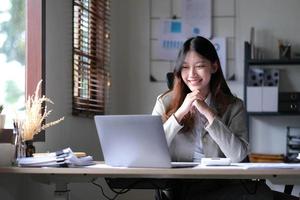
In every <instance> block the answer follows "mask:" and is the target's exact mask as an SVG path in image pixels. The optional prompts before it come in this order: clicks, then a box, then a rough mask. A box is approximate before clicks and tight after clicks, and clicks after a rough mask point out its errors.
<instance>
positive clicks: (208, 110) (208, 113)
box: [193, 100, 216, 124]
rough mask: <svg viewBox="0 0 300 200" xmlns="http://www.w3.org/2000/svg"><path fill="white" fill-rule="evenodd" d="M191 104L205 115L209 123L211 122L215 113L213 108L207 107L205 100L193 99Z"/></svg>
mask: <svg viewBox="0 0 300 200" xmlns="http://www.w3.org/2000/svg"><path fill="white" fill-rule="evenodd" d="M193 105H194V106H195V107H196V108H197V110H198V111H199V112H200V113H201V114H202V115H204V116H205V117H206V119H207V121H208V123H209V124H211V123H212V122H213V120H214V118H215V116H216V113H215V112H214V110H213V109H211V108H210V107H209V105H207V104H206V103H205V101H203V100H202V101H201V100H195V101H194V102H193Z"/></svg>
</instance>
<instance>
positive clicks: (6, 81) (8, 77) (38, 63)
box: [0, 0, 45, 143]
mask: <svg viewBox="0 0 300 200" xmlns="http://www.w3.org/2000/svg"><path fill="white" fill-rule="evenodd" d="M44 5H45V0H26V1H24V0H2V1H1V6H0V75H1V79H0V94H1V95H0V104H4V106H5V110H4V114H5V115H6V120H5V121H6V123H5V128H6V129H4V130H3V131H2V132H1V135H2V136H1V137H0V143H2V142H11V141H12V138H11V137H12V129H11V128H12V127H13V123H12V119H13V118H14V117H16V116H15V113H16V112H17V113H18V115H22V111H23V110H24V109H23V108H24V106H25V97H26V96H28V95H31V94H33V92H34V90H35V87H36V85H37V83H38V81H39V80H40V79H43V84H42V94H45V73H44V66H45V65H44V62H45V61H44V59H43V58H44V48H43V47H44V40H45V36H44V33H45V31H44V28H45V25H44V20H45V17H44V13H45V12H44V9H45V6H44ZM25 29H26V30H25ZM25 44H26V45H25ZM25 52H26V53H25ZM25 66H26V67H25ZM15 111H16V112H15ZM20 117H22V116H20ZM44 138H45V136H44V134H39V135H38V137H37V138H35V140H38V141H44V140H45V139H44Z"/></svg>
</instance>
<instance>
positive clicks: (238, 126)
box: [152, 92, 249, 162]
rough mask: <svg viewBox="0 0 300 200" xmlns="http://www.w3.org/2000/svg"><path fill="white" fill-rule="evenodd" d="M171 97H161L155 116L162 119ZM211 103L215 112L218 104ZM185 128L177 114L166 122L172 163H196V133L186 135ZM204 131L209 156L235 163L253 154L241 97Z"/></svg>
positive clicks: (205, 152) (205, 148)
mask: <svg viewBox="0 0 300 200" xmlns="http://www.w3.org/2000/svg"><path fill="white" fill-rule="evenodd" d="M171 98H172V93H171V92H170V93H167V94H165V95H160V96H158V97H157V100H156V104H155V106H154V109H153V112H152V115H160V116H162V115H163V114H164V113H165V110H166V108H167V106H168V105H169V103H170V101H171ZM211 104H212V107H213V108H214V109H215V106H214V103H213V102H212V103H211ZM182 128H183V126H181V125H180V124H179V123H178V122H177V120H176V119H175V117H174V116H173V115H172V116H171V117H170V118H169V119H168V120H167V121H166V122H165V123H164V130H165V134H166V138H167V142H168V145H169V149H170V153H171V157H172V161H193V155H194V149H195V143H196V141H195V140H196V132H195V130H192V131H191V132H190V133H186V132H183V131H182V130H181V129H182ZM202 132H203V134H202V137H201V140H202V144H203V147H202V148H203V151H204V152H203V153H204V155H205V157H228V158H230V159H231V161H232V162H240V161H242V160H243V159H244V158H245V157H246V156H247V155H248V153H249V145H248V133H247V126H246V110H245V107H244V105H243V102H242V100H240V99H238V98H236V100H235V101H234V103H232V104H230V105H229V106H228V108H227V110H226V111H225V113H224V114H223V116H222V118H219V117H216V118H215V119H214V121H213V122H212V124H211V125H209V126H207V127H205V128H203V131H202Z"/></svg>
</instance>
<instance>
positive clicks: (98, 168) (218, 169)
mask: <svg viewBox="0 0 300 200" xmlns="http://www.w3.org/2000/svg"><path fill="white" fill-rule="evenodd" d="M299 166H300V165H297V166H296V167H290V168H287V167H283V168H281V167H278V168H277V167H268V166H267V167H259V168H256V167H254V168H245V167H241V166H223V167H222V166H210V167H203V166H198V167H194V168H175V169H165V168H119V167H118V168H117V167H109V166H107V165H105V164H104V163H103V162H98V163H97V165H94V166H91V167H82V168H52V167H42V168H38V167H33V168H23V167H0V174H30V175H50V176H51V175H65V176H68V175H72V176H94V177H110V178H159V179H161V178H163V179H165V178H166V179H169V178H170V179H269V180H270V181H271V182H273V183H285V184H300V167H299Z"/></svg>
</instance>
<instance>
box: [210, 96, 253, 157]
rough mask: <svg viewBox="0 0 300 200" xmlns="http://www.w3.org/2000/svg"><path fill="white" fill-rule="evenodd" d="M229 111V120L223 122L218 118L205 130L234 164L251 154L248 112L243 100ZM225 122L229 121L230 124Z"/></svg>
mask: <svg viewBox="0 0 300 200" xmlns="http://www.w3.org/2000/svg"><path fill="white" fill-rule="evenodd" d="M228 109H230V111H228V112H229V114H228V117H229V119H225V120H224V119H223V120H221V119H220V118H219V117H216V118H215V119H214V121H213V122H212V124H211V125H209V126H208V127H206V128H205V129H206V130H207V131H208V133H209V135H210V136H211V137H212V139H213V140H214V141H215V142H216V143H217V144H218V146H219V147H220V149H221V151H222V152H223V153H224V155H225V156H226V157H228V158H230V159H231V160H232V162H240V161H242V160H243V159H244V158H245V157H246V156H247V155H248V153H249V143H248V132H247V126H246V110H245V108H244V105H243V102H242V101H241V100H239V101H237V103H235V104H234V105H233V106H232V107H231V108H228ZM224 121H228V124H227V125H226V124H225V123H224Z"/></svg>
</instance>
